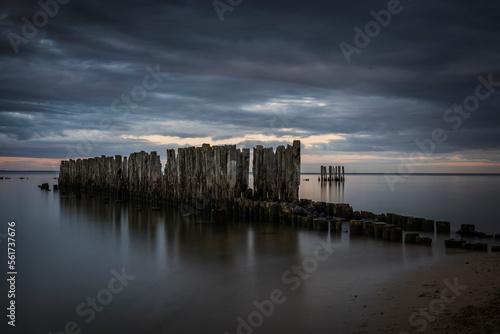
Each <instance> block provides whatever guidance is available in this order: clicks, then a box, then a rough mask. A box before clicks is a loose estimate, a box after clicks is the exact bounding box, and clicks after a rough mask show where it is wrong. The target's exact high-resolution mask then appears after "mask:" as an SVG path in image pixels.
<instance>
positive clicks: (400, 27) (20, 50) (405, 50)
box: [0, 0, 500, 172]
mask: <svg viewBox="0 0 500 334" xmlns="http://www.w3.org/2000/svg"><path fill="white" fill-rule="evenodd" d="M214 3H217V4H219V5H220V3H223V4H225V6H228V7H226V9H228V8H231V9H232V10H227V11H225V12H223V13H222V17H223V20H221V19H220V16H219V15H218V13H217V10H216V9H215V8H214ZM214 3H212V2H210V1H195V0H191V1H188V0H185V1H180V0H179V1H159V0H156V1H153V0H151V1H142V2H134V1H106V2H104V1H93V0H90V1H85V2H77V1H68V0H64V1H63V0H59V2H56V0H48V1H44V0H42V1H40V2H37V1H15V2H14V1H6V0H4V1H0V6H1V7H0V31H1V38H0V67H1V69H2V71H1V72H0V78H1V80H0V92H1V93H0V143H1V145H0V157H11V158H12V157H19V158H33V159H38V158H40V159H65V158H68V157H80V156H98V155H101V154H105V155H114V154H121V155H127V154H129V153H131V152H133V151H140V150H146V151H151V150H157V151H159V152H160V155H162V157H163V156H164V151H165V149H166V148H167V147H168V148H175V147H179V146H184V145H199V144H200V143H202V142H210V143H213V144H224V143H234V144H238V145H239V146H246V147H253V146H254V145H256V144H263V145H268V146H277V145H280V144H286V143H290V141H291V140H292V139H293V138H298V139H301V140H302V143H303V144H304V149H303V153H304V162H305V163H306V164H305V166H306V167H307V163H309V164H310V165H309V167H310V169H311V171H316V170H315V169H316V164H321V163H326V164H328V163H332V164H333V163H336V164H337V163H343V164H346V165H348V166H350V168H351V169H350V170H352V171H359V172H362V171H379V172H384V171H386V170H395V169H396V168H397V166H398V164H399V163H400V160H399V158H405V157H408V156H409V155H410V154H411V153H412V152H413V153H414V156H416V155H417V153H415V151H416V152H419V156H420V157H424V156H425V159H423V158H422V159H419V160H418V163H416V162H415V163H414V165H415V166H417V168H419V171H478V172H484V171H485V172H500V167H499V166H500V150H499V146H500V131H499V130H500V129H499V124H500V122H499V120H500V113H499V112H498V105H499V103H500V96H499V94H498V91H500V84H498V85H497V86H495V84H496V82H500V68H499V65H498V59H500V43H499V42H500V35H499V34H498V31H499V30H500V23H499V22H500V21H498V19H497V17H496V13H498V12H500V3H498V2H497V1H483V2H481V6H479V5H478V4H475V3H471V2H470V1H465V0H464V1H440V2H430V1H408V0H406V1H401V2H400V3H399V2H397V1H395V0H391V1H356V2H351V3H349V4H347V3H345V2H342V3H337V2H332V1H322V0H319V1H314V2H308V3H305V2H303V1H300V2H299V1H274V2H272V1H249V0H242V1H231V2H226V1H224V0H221V1H219V2H214ZM229 3H232V4H233V5H235V4H237V5H236V6H230V5H229ZM41 4H44V5H43V6H42V5H41ZM42 7H45V10H44V9H43V8H42ZM395 8H396V9H397V10H395ZM391 9H394V12H397V14H396V13H393V14H390V13H391ZM219 11H220V9H219ZM388 13H389V15H390V16H388V15H387V14H388ZM51 15H52V16H53V17H51ZM384 15H385V16H384ZM376 17H378V20H379V21H377V20H376ZM27 22H28V23H27ZM370 22H372V23H370ZM375 22H380V23H375ZM377 26H378V29H377ZM358 28H359V30H358ZM356 31H362V34H361V35H360V34H359V33H357V32H356ZM357 35H358V36H357ZM361 42H362V43H361ZM341 43H346V44H349V45H350V46H352V48H353V49H352V50H356V52H352V53H351V54H350V55H349V57H348V58H350V59H349V60H350V62H349V61H348V59H346V57H345V52H342V49H341V47H340V45H341ZM346 44H344V45H346ZM354 48H355V49H354ZM16 51H17V52H16ZM488 81H489V82H490V84H484V82H488ZM479 85H481V87H480V88H479V90H478V86H479ZM478 93H479V94H480V95H479V96H480V97H481V98H478V97H476V96H477V94H478ZM476 101H477V103H476ZM464 103H466V104H467V103H469V105H468V106H467V105H466V106H465V107H464V108H462V109H460V107H459V106H458V105H460V104H464ZM475 103H476V104H475ZM455 104H456V105H457V106H455V108H453V106H454V105H455ZM450 108H452V109H451V110H450V111H448V109H450ZM467 109H470V110H471V111H467ZM436 128H440V129H442V130H443V131H444V133H443V134H442V135H441V137H442V138H445V140H441V141H440V142H437V141H434V143H435V144H436V145H435V146H434V148H433V150H428V152H426V151H425V147H427V149H430V148H432V147H431V144H430V142H429V140H434V139H433V131H434V130H435V129H436ZM443 136H444V137H443ZM442 138H441V139H442ZM417 143H421V146H419V145H418V144H417ZM422 143H423V144H422ZM425 144H427V146H425ZM422 147H424V149H422ZM426 153H428V154H426ZM0 159H1V158H0ZM4 159H6V158H4ZM9 161H14V160H13V159H10V160H9ZM19 161H22V160H19ZM9 166H11V165H9ZM0 168H1V165H0ZM306 170H307V168H306Z"/></svg>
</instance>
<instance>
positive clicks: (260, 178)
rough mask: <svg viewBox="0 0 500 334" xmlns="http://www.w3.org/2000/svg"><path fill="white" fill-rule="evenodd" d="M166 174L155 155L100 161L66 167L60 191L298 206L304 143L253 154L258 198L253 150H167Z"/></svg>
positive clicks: (76, 162)
mask: <svg viewBox="0 0 500 334" xmlns="http://www.w3.org/2000/svg"><path fill="white" fill-rule="evenodd" d="M166 153H167V161H166V165H165V169H164V173H162V170H161V161H160V156H159V155H158V154H157V153H156V152H151V154H148V153H146V152H144V151H141V152H138V153H132V154H131V155H130V156H129V157H124V158H122V157H121V156H120V155H116V156H114V157H106V156H104V155H103V156H101V157H95V158H89V159H77V160H72V159H71V160H68V161H62V162H61V166H60V173H59V185H60V186H61V187H68V188H73V189H77V190H82V191H99V192H108V193H111V194H118V195H128V196H130V197H133V198H139V199H146V200H149V201H154V202H158V201H162V200H166V201H179V202H187V201H192V200H196V201H203V202H215V203H225V202H231V201H233V200H234V199H235V198H241V197H243V198H246V197H248V198H252V197H253V196H254V195H255V198H256V199H258V200H265V199H271V200H280V201H293V200H295V199H298V191H299V184H300V141H294V142H293V145H287V147H285V146H279V147H278V148H277V150H276V153H275V152H274V150H273V149H272V148H263V147H262V146H257V147H256V148H254V161H253V162H254V165H253V172H254V193H252V191H251V189H249V166H250V149H247V148H244V149H238V148H236V145H223V146H210V145H209V144H203V145H202V146H201V147H187V148H179V149H178V152H177V155H176V153H175V150H173V149H168V150H167V152H166Z"/></svg>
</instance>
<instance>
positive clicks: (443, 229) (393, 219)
mask: <svg viewBox="0 0 500 334" xmlns="http://www.w3.org/2000/svg"><path fill="white" fill-rule="evenodd" d="M353 219H354V220H361V219H363V220H377V221H380V222H385V223H387V224H391V225H394V226H396V227H399V228H402V229H403V230H405V231H422V232H434V231H436V232H437V233H450V222H448V221H434V220H431V219H425V218H416V217H411V216H403V215H398V214H395V213H387V214H385V213H382V214H375V213H373V212H370V211H354V213H353Z"/></svg>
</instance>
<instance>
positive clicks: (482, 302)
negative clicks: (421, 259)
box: [372, 252, 500, 334]
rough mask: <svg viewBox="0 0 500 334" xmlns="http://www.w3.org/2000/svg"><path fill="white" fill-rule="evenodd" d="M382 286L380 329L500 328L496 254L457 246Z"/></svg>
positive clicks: (479, 330)
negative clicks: (439, 258) (443, 257)
mask: <svg viewBox="0 0 500 334" xmlns="http://www.w3.org/2000/svg"><path fill="white" fill-rule="evenodd" d="M448 256H449V259H448V260H447V261H446V262H445V263H444V264H442V265H438V266H432V267H422V268H419V269H417V270H416V272H414V273H412V274H409V275H407V276H404V277H401V279H399V280H398V281H397V283H395V284H394V285H392V286H391V287H390V288H385V289H383V288H382V289H381V290H380V291H379V294H380V296H381V298H380V302H379V303H378V304H377V306H376V308H377V310H378V312H375V313H372V316H373V318H372V319H373V320H374V321H375V322H377V323H378V328H379V331H380V332H383V333H450V334H451V333H500V295H499V293H500V254H499V253H470V252H466V253H463V252H457V253H455V254H451V255H448Z"/></svg>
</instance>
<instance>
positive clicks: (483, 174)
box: [0, 170, 500, 176]
mask: <svg viewBox="0 0 500 334" xmlns="http://www.w3.org/2000/svg"><path fill="white" fill-rule="evenodd" d="M0 173H59V171H58V170H0ZM250 175H253V173H252V172H250ZM300 175H318V176H319V175H321V173H314V172H311V173H307V172H304V173H301V174H300ZM345 175H407V176H410V175H437V176H446V175H450V176H500V173H406V174H400V173H345Z"/></svg>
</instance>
